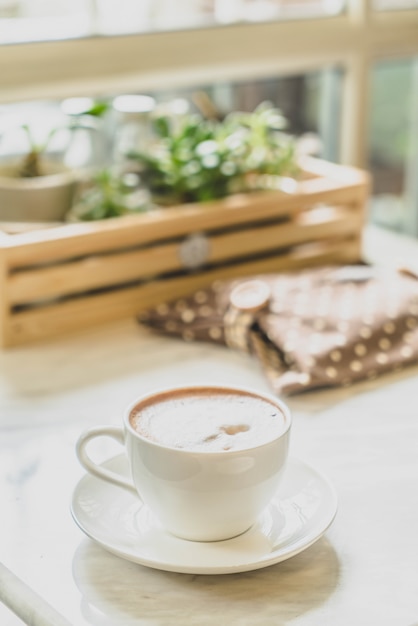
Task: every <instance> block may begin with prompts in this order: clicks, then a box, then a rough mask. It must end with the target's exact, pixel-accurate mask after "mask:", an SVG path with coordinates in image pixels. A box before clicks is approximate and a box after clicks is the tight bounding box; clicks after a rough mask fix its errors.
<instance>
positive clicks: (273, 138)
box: [127, 102, 297, 205]
mask: <svg viewBox="0 0 418 626" xmlns="http://www.w3.org/2000/svg"><path fill="white" fill-rule="evenodd" d="M153 126H154V132H155V135H156V141H155V143H154V145H153V146H152V147H151V148H150V151H149V152H148V153H144V152H131V153H130V154H128V155H127V156H128V158H129V159H131V160H133V161H135V162H136V163H137V164H138V165H139V168H140V174H141V177H142V180H143V183H144V184H145V186H147V187H148V188H149V190H150V192H151V194H152V197H153V199H154V201H155V202H156V203H158V204H160V205H173V204H179V203H187V202H202V201H206V200H212V199H216V198H222V197H224V196H227V195H229V194H231V193H237V192H248V191H252V190H254V189H260V188H265V187H266V186H267V181H268V179H269V178H270V177H280V176H293V175H295V174H296V172H297V165H296V158H295V141H294V139H293V138H292V137H290V136H289V135H287V134H286V133H285V132H284V128H285V127H286V120H285V118H284V117H283V115H282V114H281V112H280V110H279V109H277V108H274V107H273V106H272V105H271V104H270V103H267V102H266V103H262V104H260V105H259V106H258V107H257V108H256V109H255V110H254V111H253V112H252V113H242V112H234V113H231V114H229V115H227V116H226V117H225V118H224V119H223V120H217V119H206V118H204V117H203V116H202V115H200V114H190V115H188V116H185V117H184V118H183V119H182V120H181V122H180V123H179V121H178V120H174V119H171V118H169V117H157V118H155V119H154V120H153ZM270 182H271V181H270Z"/></svg>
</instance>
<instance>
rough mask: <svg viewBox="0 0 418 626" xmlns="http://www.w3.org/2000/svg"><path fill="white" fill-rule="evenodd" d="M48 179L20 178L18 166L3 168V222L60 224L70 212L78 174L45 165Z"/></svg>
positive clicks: (0, 205)
mask: <svg viewBox="0 0 418 626" xmlns="http://www.w3.org/2000/svg"><path fill="white" fill-rule="evenodd" d="M44 170H45V172H46V174H45V175H44V176H37V177H35V178H17V177H16V175H15V172H16V165H15V164H1V165H0V221H2V222H60V221H63V220H64V217H65V215H66V213H67V212H68V211H69V210H70V208H71V206H72V203H73V198H74V192H75V187H76V173H75V171H74V170H70V169H68V168H66V167H65V166H63V165H61V164H57V163H52V162H49V163H44Z"/></svg>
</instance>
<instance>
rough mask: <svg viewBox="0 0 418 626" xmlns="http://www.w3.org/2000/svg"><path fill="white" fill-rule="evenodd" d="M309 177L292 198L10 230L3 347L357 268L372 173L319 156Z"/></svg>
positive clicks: (5, 250)
mask: <svg viewBox="0 0 418 626" xmlns="http://www.w3.org/2000/svg"><path fill="white" fill-rule="evenodd" d="M302 170H303V175H302V177H301V179H300V180H299V181H298V182H297V183H295V184H294V186H293V189H291V190H289V191H288V192H283V191H268V192H257V193H253V194H248V195H239V196H238V195H237V196H231V197H228V198H225V199H223V200H220V201H216V202H211V203H207V204H204V205H202V204H200V205H199V204H195V205H187V206H179V207H173V208H169V209H158V210H155V211H152V212H150V213H147V214H144V215H139V216H132V217H123V218H115V219H111V220H103V221H101V222H85V223H79V224H61V225H57V226H55V227H50V225H48V226H49V227H47V226H45V227H42V228H31V227H29V226H28V227H27V228H26V227H25V228H22V227H20V229H18V231H20V232H14V233H13V234H12V232H13V231H12V229H11V228H10V226H9V228H5V227H4V225H3V227H4V228H3V230H2V231H1V232H0V272H1V273H0V284H1V312H0V322H1V324H0V341H1V344H2V346H12V345H17V344H24V343H27V342H29V341H32V340H39V339H45V338H47V337H50V336H55V335H59V334H62V333H67V332H69V331H75V330H78V329H81V328H86V327H88V326H94V325H97V324H99V323H103V322H109V321H111V320H116V319H119V318H124V317H129V316H135V315H136V314H138V313H139V312H140V311H141V310H143V309H145V308H147V307H149V306H151V305H154V304H157V303H159V302H162V301H164V300H167V299H171V298H173V297H177V296H180V295H184V294H186V293H188V292H190V291H191V290H193V289H196V288H198V287H199V286H204V285H206V284H209V283H210V282H211V281H213V280H215V279H222V278H231V277H236V276H240V275H241V276H244V275H250V274H255V273H264V272H274V271H281V270H288V269H293V268H300V267H304V266H310V265H314V264H316V265H318V264H326V263H351V262H356V261H359V260H360V258H361V235H362V228H363V222H364V215H365V203H366V200H367V197H368V193H369V177H368V175H367V174H366V173H365V172H363V171H361V170H358V169H355V168H351V167H346V166H340V165H335V164H331V163H328V162H326V161H321V160H317V159H306V160H305V161H304V162H303V164H302ZM6 231H8V232H6ZM22 231H23V232H22Z"/></svg>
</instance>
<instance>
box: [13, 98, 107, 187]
mask: <svg viewBox="0 0 418 626" xmlns="http://www.w3.org/2000/svg"><path fill="white" fill-rule="evenodd" d="M108 108H109V105H108V104H107V103H106V102H101V101H96V102H94V103H93V104H92V106H91V108H89V109H86V110H85V111H82V112H80V113H79V115H77V116H75V118H74V119H72V120H71V122H70V123H69V124H68V125H67V126H65V125H64V126H60V127H57V128H52V129H51V130H50V131H49V132H48V134H47V136H46V138H45V140H44V141H43V142H42V143H37V142H36V141H35V140H34V137H33V132H32V129H31V128H30V126H29V124H23V125H22V127H21V128H22V130H23V131H24V132H25V133H26V138H27V142H28V145H29V149H28V151H27V153H26V154H24V155H23V157H22V159H21V162H20V163H19V164H18V167H17V170H16V176H17V177H18V178H35V177H37V176H44V174H45V172H44V171H43V166H42V157H43V155H44V154H45V152H46V150H47V148H48V146H49V144H50V142H51V140H52V138H53V137H54V136H55V135H56V133H57V132H59V131H62V130H70V133H71V131H74V130H76V129H77V128H80V127H81V126H82V124H83V122H82V121H81V118H82V116H88V117H90V118H98V117H101V116H102V115H104V114H105V113H106V111H107V110H108Z"/></svg>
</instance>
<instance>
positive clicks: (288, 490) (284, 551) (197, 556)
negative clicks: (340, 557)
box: [71, 454, 337, 574]
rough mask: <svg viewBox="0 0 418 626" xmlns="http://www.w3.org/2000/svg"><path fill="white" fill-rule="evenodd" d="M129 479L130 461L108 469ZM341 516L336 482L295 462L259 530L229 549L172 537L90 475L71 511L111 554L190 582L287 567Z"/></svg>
mask: <svg viewBox="0 0 418 626" xmlns="http://www.w3.org/2000/svg"><path fill="white" fill-rule="evenodd" d="M103 465H105V466H106V467H108V468H111V469H113V470H114V471H117V472H120V473H121V474H124V475H127V474H128V465H127V461H126V457H125V456H124V455H123V454H122V455H119V456H117V457H114V458H113V459H110V460H109V461H107V462H106V463H104V464H103ZM336 511H337V498H336V494H335V491H334V488H333V487H332V486H331V484H330V483H329V482H328V480H327V479H326V478H325V477H324V476H323V475H322V474H320V473H319V472H317V471H316V470H314V469H313V468H312V467H310V466H309V465H307V464H306V463H303V462H302V461H299V460H297V459H294V458H291V459H289V463H288V468H287V470H286V474H285V476H284V478H283V482H282V486H281V488H280V489H279V490H278V492H277V495H276V497H275V498H274V500H273V502H272V503H271V504H270V505H269V506H268V507H267V509H266V510H265V512H264V513H263V514H262V515H261V517H260V519H259V521H258V522H257V524H256V525H255V526H253V527H252V528H250V530H248V531H247V532H246V533H244V534H243V535H240V536H239V537H234V538H233V539H228V540H226V541H216V542H210V543H203V542H202V543H201V542H195V541H185V540H184V539H178V538H177V537H174V536H172V535H171V534H169V533H168V532H166V531H164V529H163V528H162V527H161V526H160V524H159V523H158V522H157V521H156V520H155V519H154V517H153V516H152V514H151V513H150V512H149V510H148V509H147V508H146V507H145V506H143V505H142V504H141V502H139V500H138V499H137V498H136V497H135V495H134V494H130V493H129V492H128V491H125V490H124V489H121V488H119V487H116V486H113V485H111V484H110V483H107V482H105V481H104V480H101V479H99V478H95V477H94V476H92V475H90V474H86V475H85V476H84V477H83V478H82V479H81V480H80V481H79V483H78V484H77V486H76V488H75V490H74V493H73V497H72V503H71V513H72V515H73V518H74V520H75V522H76V523H77V524H78V526H79V527H80V528H81V530H82V531H83V532H85V533H86V535H88V536H89V537H91V539H93V540H94V541H96V542H97V543H99V544H100V545H101V546H103V548H105V549H106V550H108V551H109V552H112V553H113V554H116V555H117V556H120V557H122V558H124V559H127V560H129V561H133V562H134V563H140V564H141V565H145V566H147V567H152V568H154V569H160V570H166V571H170V572H179V573H185V574H231V573H235V572H246V571H250V570H256V569H260V568H262V567H267V566H268V565H273V564H274V563H279V562H280V561H284V560H285V559H289V558H290V557H292V556H294V555H296V554H298V553H299V552H301V551H302V550H305V549H306V548H307V547H308V546H310V545H312V544H313V543H314V542H315V541H317V539H319V538H320V537H321V536H322V535H323V534H324V532H325V531H326V530H327V528H328V527H329V525H330V524H331V522H332V521H333V519H334V517H335V514H336Z"/></svg>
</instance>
